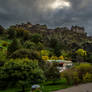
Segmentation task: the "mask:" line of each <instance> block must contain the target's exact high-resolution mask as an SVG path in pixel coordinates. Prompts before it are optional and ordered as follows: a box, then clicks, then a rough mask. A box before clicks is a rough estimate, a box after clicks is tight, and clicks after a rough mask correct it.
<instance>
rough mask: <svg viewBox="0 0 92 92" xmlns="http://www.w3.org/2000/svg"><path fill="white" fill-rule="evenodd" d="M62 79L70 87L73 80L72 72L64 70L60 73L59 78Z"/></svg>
mask: <svg viewBox="0 0 92 92" xmlns="http://www.w3.org/2000/svg"><path fill="white" fill-rule="evenodd" d="M62 77H64V78H65V79H66V80H67V84H68V85H71V84H72V82H73V80H72V71H71V70H66V71H64V72H62V73H61V78H62Z"/></svg>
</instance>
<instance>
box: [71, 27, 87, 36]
mask: <svg viewBox="0 0 92 92" xmlns="http://www.w3.org/2000/svg"><path fill="white" fill-rule="evenodd" d="M71 31H73V32H76V33H80V34H85V29H84V28H83V27H79V26H72V27H71Z"/></svg>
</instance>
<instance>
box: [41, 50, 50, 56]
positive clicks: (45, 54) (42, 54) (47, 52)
mask: <svg viewBox="0 0 92 92" xmlns="http://www.w3.org/2000/svg"><path fill="white" fill-rule="evenodd" d="M49 54H50V51H49V50H41V56H49Z"/></svg>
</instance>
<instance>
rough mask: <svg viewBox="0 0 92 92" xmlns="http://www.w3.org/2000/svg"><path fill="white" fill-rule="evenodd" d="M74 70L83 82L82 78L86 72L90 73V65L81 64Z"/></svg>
mask: <svg viewBox="0 0 92 92" xmlns="http://www.w3.org/2000/svg"><path fill="white" fill-rule="evenodd" d="M75 69H76V70H77V72H78V73H79V78H80V79H81V80H83V76H84V75H85V74H86V73H87V72H88V73H92V65H91V64H89V63H81V64H80V65H79V66H76V67H75Z"/></svg>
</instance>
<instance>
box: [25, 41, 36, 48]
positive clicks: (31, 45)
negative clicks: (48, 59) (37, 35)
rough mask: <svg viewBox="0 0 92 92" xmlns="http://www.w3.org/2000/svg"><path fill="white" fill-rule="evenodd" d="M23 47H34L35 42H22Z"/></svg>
mask: <svg viewBox="0 0 92 92" xmlns="http://www.w3.org/2000/svg"><path fill="white" fill-rule="evenodd" d="M24 48H26V49H35V48H36V44H35V43H34V42H31V41H26V42H25V43H24Z"/></svg>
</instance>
